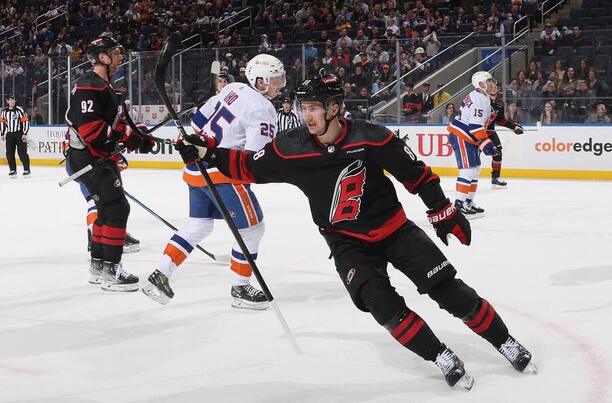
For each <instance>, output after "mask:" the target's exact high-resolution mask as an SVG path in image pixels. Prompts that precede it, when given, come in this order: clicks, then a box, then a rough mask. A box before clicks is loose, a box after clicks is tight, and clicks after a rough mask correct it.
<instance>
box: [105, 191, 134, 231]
mask: <svg viewBox="0 0 612 403" xmlns="http://www.w3.org/2000/svg"><path fill="white" fill-rule="evenodd" d="M102 208H103V209H104V217H105V220H106V222H107V223H108V224H112V225H114V226H117V227H119V228H125V227H126V226H127V220H128V217H129V215H130V203H128V201H127V199H126V198H125V197H120V198H117V199H114V200H113V201H111V202H108V203H106V204H104V205H103V206H102Z"/></svg>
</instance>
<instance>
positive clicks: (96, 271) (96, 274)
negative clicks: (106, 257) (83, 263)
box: [89, 258, 102, 284]
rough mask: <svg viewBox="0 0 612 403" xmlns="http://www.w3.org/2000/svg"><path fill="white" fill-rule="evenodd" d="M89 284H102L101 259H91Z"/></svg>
mask: <svg viewBox="0 0 612 403" xmlns="http://www.w3.org/2000/svg"><path fill="white" fill-rule="evenodd" d="M89 284H102V259H96V258H91V262H90V263H89Z"/></svg>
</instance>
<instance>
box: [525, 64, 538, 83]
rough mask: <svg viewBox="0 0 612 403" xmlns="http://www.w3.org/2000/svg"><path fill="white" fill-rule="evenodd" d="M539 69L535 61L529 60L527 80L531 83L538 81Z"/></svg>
mask: <svg viewBox="0 0 612 403" xmlns="http://www.w3.org/2000/svg"><path fill="white" fill-rule="evenodd" d="M539 71H540V69H539V67H538V63H537V62H536V61H535V60H531V61H530V62H529V68H528V69H527V80H529V81H531V82H532V83H533V82H534V81H536V80H537V79H538V73H539Z"/></svg>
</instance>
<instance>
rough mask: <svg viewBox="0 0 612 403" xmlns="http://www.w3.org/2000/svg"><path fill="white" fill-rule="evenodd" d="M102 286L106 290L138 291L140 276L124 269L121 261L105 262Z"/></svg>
mask: <svg viewBox="0 0 612 403" xmlns="http://www.w3.org/2000/svg"><path fill="white" fill-rule="evenodd" d="M100 288H102V289H103V290H104V291H119V292H130V291H137V290H138V277H137V276H134V275H133V274H130V273H128V272H127V271H125V270H123V265H122V264H121V263H110V262H104V265H103V268H102V285H101V286H100Z"/></svg>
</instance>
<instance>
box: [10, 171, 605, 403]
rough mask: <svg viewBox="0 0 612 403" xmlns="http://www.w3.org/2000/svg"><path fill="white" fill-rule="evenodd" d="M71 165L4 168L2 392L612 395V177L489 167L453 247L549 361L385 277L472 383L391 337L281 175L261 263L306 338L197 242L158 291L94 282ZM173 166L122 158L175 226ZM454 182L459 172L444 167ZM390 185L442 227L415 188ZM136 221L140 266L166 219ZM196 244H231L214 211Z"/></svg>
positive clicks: (256, 397) (515, 329) (267, 209)
mask: <svg viewBox="0 0 612 403" xmlns="http://www.w3.org/2000/svg"><path fill="white" fill-rule="evenodd" d="M64 176H65V173H64V171H63V169H62V168H60V167H58V168H51V167H47V168H42V167H34V169H33V174H32V178H30V179H23V178H19V179H14V180H11V179H9V178H8V177H6V176H5V173H4V170H3V171H2V177H1V178H0V252H1V253H0V286H1V287H2V293H1V296H0V401H17V400H19V401H51V402H62V403H64V402H134V401H150V402H213V403H216V402H266V403H286V402H287V403H289V402H290V403H297V402H320V403H332V402H347V403H353V402H384V403H386V402H448V401H453V402H468V401H469V402H521V403H525V402H610V401H612V388H611V384H612V369H611V363H612V343H611V342H610V330H611V329H612V320H611V319H610V318H611V317H612V315H611V313H612V292H611V291H612V254H611V253H610V249H611V247H612V229H611V228H612V214H610V200H611V199H612V184H611V183H609V182H571V181H567V182H565V181H543V180H538V181H535V180H510V181H509V189H507V190H501V191H498V190H491V189H490V188H489V185H488V181H487V180H486V178H483V180H482V181H481V189H480V190H479V191H478V196H477V202H478V203H479V204H480V205H481V206H482V207H483V208H485V209H486V210H487V216H486V217H485V218H484V219H480V220H476V221H473V222H472V228H473V245H472V246H470V247H465V246H462V245H460V244H459V243H458V242H452V243H451V245H450V246H449V247H445V246H443V245H442V243H441V242H439V241H438V240H437V238H436V242H437V243H438V244H439V245H440V247H441V248H442V249H443V250H444V251H445V253H446V254H447V256H448V257H449V258H450V259H451V261H452V262H453V263H454V265H455V266H456V267H457V269H458V271H459V277H460V278H462V279H463V280H465V281H466V282H467V283H468V284H470V285H471V286H472V287H474V288H475V289H476V290H477V291H478V292H479V293H480V294H481V295H482V296H484V297H485V298H487V299H488V300H489V301H490V302H491V303H492V304H494V306H495V307H496V309H497V311H498V312H499V313H500V314H501V315H502V316H503V318H504V320H505V321H506V323H507V324H508V326H509V328H510V331H511V333H512V334H513V335H514V336H515V337H516V338H517V339H518V340H519V341H521V342H522V343H523V344H525V345H526V346H527V347H528V348H529V349H530V350H531V351H532V352H533V354H534V359H535V362H536V363H537V365H538V368H539V370H540V373H539V374H538V375H536V376H533V375H522V374H518V373H516V372H515V371H514V370H513V369H512V368H511V367H510V365H509V364H508V363H507V362H506V361H505V360H504V358H503V357H501V355H500V354H498V353H497V352H496V351H495V350H494V349H493V348H491V347H490V346H489V345H488V343H486V342H485V341H484V340H482V339H481V338H479V337H478V336H476V335H475V334H473V333H472V332H471V331H470V330H469V329H468V328H467V327H466V326H465V325H463V324H462V323H461V322H460V321H459V320H457V319H455V318H453V317H451V316H450V315H448V314H447V313H446V312H444V311H441V310H439V309H438V307H437V305H436V304H435V303H434V302H433V301H431V300H430V299H429V298H428V297H427V296H420V295H419V294H418V293H417V292H416V291H415V287H414V286H413V285H412V284H411V283H410V281H409V280H408V279H407V278H405V277H403V275H401V274H399V273H398V272H395V271H394V269H392V268H390V270H389V271H390V274H391V278H392V282H393V283H394V284H395V285H396V287H397V288H398V291H399V292H400V293H401V294H402V295H404V296H405V298H406V301H407V304H408V306H409V307H411V308H412V309H414V310H415V311H416V312H418V313H419V314H420V315H421V316H422V317H423V318H424V319H425V320H426V321H427V322H428V323H429V325H430V326H431V327H432V328H433V329H434V331H435V332H436V333H437V335H438V336H439V337H440V339H441V340H442V341H443V342H445V343H447V344H448V345H449V346H450V347H451V348H452V349H453V350H454V351H455V352H456V353H457V354H458V355H459V356H460V357H461V358H462V359H463V360H464V361H465V363H466V368H467V369H468V371H470V372H471V374H472V375H473V376H474V377H475V378H476V384H475V385H474V388H473V389H472V391H471V392H469V393H466V392H462V391H457V390H452V389H450V388H448V386H446V384H445V382H444V380H443V378H442V376H441V374H440V372H439V370H438V369H437V368H436V367H435V366H434V365H433V364H431V363H427V362H424V361H423V360H421V359H420V358H419V357H417V356H415V355H413V354H412V353H411V352H409V351H408V350H406V349H404V348H402V347H401V346H399V345H398V344H397V343H396V342H395V340H394V339H393V338H392V337H391V336H390V335H389V334H388V333H387V332H386V331H385V330H384V329H383V328H381V327H380V326H379V325H378V324H377V323H376V322H375V321H374V320H373V319H372V318H371V317H370V315H369V314H365V313H362V312H360V311H358V310H357V309H356V308H354V307H353V305H352V303H351V301H350V299H349V297H348V294H347V293H346V291H345V289H344V287H343V285H342V283H341V282H340V280H339V279H338V278H337V275H336V273H335V270H334V267H333V264H332V262H331V261H330V260H327V256H328V254H329V250H328V248H327V246H326V244H325V242H324V241H323V239H322V238H321V237H320V236H319V235H318V233H317V230H316V227H315V226H314V225H313V224H312V222H311V220H310V213H309V211H308V206H307V201H306V199H305V198H304V196H302V195H301V194H300V193H299V191H297V190H296V189H295V188H293V187H290V186H288V185H260V186H256V187H255V192H256V194H257V196H258V198H259V200H260V202H261V204H262V206H263V209H264V214H265V216H266V235H265V236H264V239H263V242H262V245H261V249H260V253H259V256H260V258H259V260H258V264H259V267H260V268H261V271H262V273H263V275H264V278H265V279H266V281H267V283H268V286H269V287H270V289H271V291H272V293H273V294H274V296H275V298H276V301H277V302H278V305H279V307H280V309H281V310H282V312H283V314H284V316H285V317H286V319H287V321H288V322H289V325H290V326H291V328H292V330H293V333H294V335H295V337H296V338H297V341H298V343H299V345H300V347H301V348H302V350H303V351H304V354H303V355H301V356H298V355H296V354H295V353H294V350H293V349H292V347H291V344H290V343H289V340H288V339H287V337H286V336H285V334H284V332H283V330H282V328H281V326H280V324H279V323H278V321H277V320H276V317H275V315H274V313H273V312H272V311H270V310H269V311H263V312H255V311H245V310H236V309H233V308H231V307H230V302H231V299H230V276H229V269H228V268H226V267H223V266H219V265H216V264H214V263H213V262H211V260H210V259H209V258H208V257H207V256H206V255H204V254H202V253H200V252H198V251H194V252H193V254H192V256H191V257H190V258H189V260H188V261H187V263H186V264H184V265H183V266H182V267H181V268H180V269H179V270H178V271H177V272H176V274H175V275H174V277H173V279H172V282H173V287H174V290H175V292H176V296H175V298H174V299H173V300H172V301H171V302H170V304H169V305H167V306H161V305H158V304H156V303H155V302H153V301H152V300H150V299H148V298H146V297H145V296H144V295H143V294H142V293H140V292H138V293H130V294H114V293H105V292H103V291H101V290H99V289H98V288H96V287H95V286H92V285H89V284H88V283H87V279H88V272H87V267H88V261H87V254H86V252H85V246H86V245H85V244H86V232H85V210H86V205H85V202H84V201H83V199H82V198H81V195H80V193H79V191H78V188H77V186H76V185H74V184H71V185H69V186H67V187H66V188H59V187H58V186H57V181H58V180H60V179H61V178H63V177H64ZM180 176H181V175H180V172H179V171H163V170H159V171H156V170H137V169H131V170H128V171H126V172H125V173H124V178H125V186H126V189H127V190H128V191H130V193H132V194H133V195H134V196H135V197H137V198H139V199H140V200H142V201H143V202H144V203H145V204H147V205H148V206H149V207H150V208H152V209H153V210H155V211H157V212H158V213H159V214H160V215H162V216H163V217H164V218H166V219H167V220H169V221H170V222H173V223H175V225H177V226H180V225H181V224H182V223H184V222H185V218H186V216H187V207H188V206H187V191H186V186H185V185H184V184H183V183H182V181H181V179H180ZM443 186H444V189H445V191H446V192H447V193H448V194H449V195H452V194H453V192H452V189H453V188H454V178H444V179H443ZM398 193H399V195H400V198H401V199H402V201H403V202H404V206H405V207H406V210H407V212H408V214H409V217H412V218H413V219H414V220H415V221H416V222H417V224H419V225H421V226H423V228H425V229H426V231H427V232H428V233H429V234H430V235H431V236H432V237H434V236H435V235H434V233H433V231H432V230H431V228H430V226H429V224H427V223H426V220H425V214H424V211H425V208H424V206H423V204H422V203H421V201H420V199H419V198H418V197H414V196H411V195H410V194H408V192H406V191H405V190H404V189H403V188H402V187H401V185H398ZM128 230H129V231H130V232H131V233H132V234H133V235H134V236H136V237H137V238H139V239H140V240H141V243H142V251H141V252H139V253H136V254H129V255H125V256H124V264H125V267H126V269H127V270H128V271H131V272H133V273H135V274H138V275H139V276H140V277H141V281H142V280H144V279H146V276H147V275H148V274H149V273H150V272H151V271H152V270H153V269H155V267H156V263H157V261H158V260H159V257H160V253H161V251H162V250H163V248H164V246H165V243H166V241H167V240H168V238H169V237H170V236H171V234H172V231H171V230H169V229H168V228H166V227H165V226H163V224H161V223H160V222H158V221H156V220H155V219H154V218H153V217H151V216H150V215H148V213H146V212H145V211H143V210H142V209H141V208H140V207H138V206H137V205H135V204H134V203H132V213H131V215H130V221H129V228H128ZM202 246H203V247H204V248H206V249H208V250H210V251H212V252H216V253H221V254H227V253H229V248H230V246H231V235H230V233H229V231H228V230H227V229H226V228H225V225H224V223H222V222H218V224H217V227H216V229H215V232H214V233H213V235H212V236H211V237H210V238H209V239H207V240H206V241H205V242H204V243H202Z"/></svg>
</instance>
